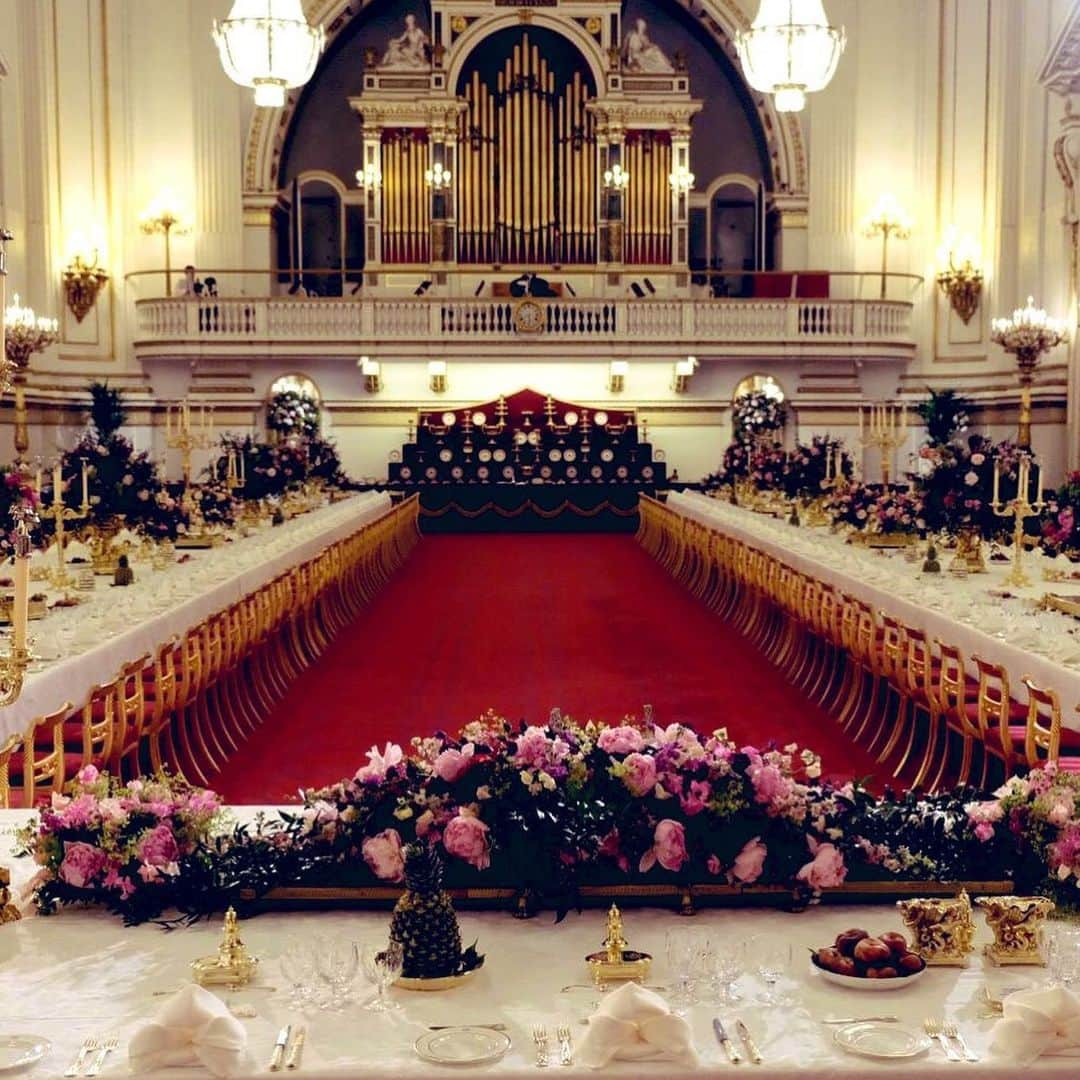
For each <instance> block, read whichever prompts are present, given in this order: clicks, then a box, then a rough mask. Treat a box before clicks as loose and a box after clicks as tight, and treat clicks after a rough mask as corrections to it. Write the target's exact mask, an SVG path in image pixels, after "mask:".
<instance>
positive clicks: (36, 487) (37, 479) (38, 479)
mask: <svg viewBox="0 0 1080 1080" xmlns="http://www.w3.org/2000/svg"><path fill="white" fill-rule="evenodd" d="M34 491H35V492H37V497H38V498H39V499H40V498H41V469H40V467H39V468H38V471H37V475H36V476H35V477H34Z"/></svg>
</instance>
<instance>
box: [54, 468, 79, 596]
mask: <svg viewBox="0 0 1080 1080" xmlns="http://www.w3.org/2000/svg"><path fill="white" fill-rule="evenodd" d="M63 483H64V479H63V475H62V473H61V471H60V465H59V463H57V464H56V465H55V466H54V467H53V501H52V506H50V507H49V509H48V510H46V511H45V516H46V517H49V518H52V519H53V523H54V525H55V530H56V531H55V538H56V569H55V570H54V571H53V572H52V573H51V574H50V575H49V580H50V581H51V582H52V583H53V585H55V586H56V588H58V589H64V590H65V591H66V590H67V589H70V588H71V587H72V586H73V585H74V584H75V579H74V578H73V577H72V576H71V575H70V574H69V573H68V572H67V564H66V563H65V562H64V532H65V529H64V523H65V522H68V521H85V520H86V519H87V518H88V517H89V516H90V498H89V489H88V476H87V470H86V461H85V460H84V461H83V463H82V492H83V497H82V505H81V506H80V507H79V508H78V509H72V508H71V507H68V506H65V505H64V492H63Z"/></svg>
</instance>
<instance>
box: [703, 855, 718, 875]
mask: <svg viewBox="0 0 1080 1080" xmlns="http://www.w3.org/2000/svg"><path fill="white" fill-rule="evenodd" d="M720 866H721V864H720V857H719V856H718V855H710V856H709V857H708V858H707V859H706V860H705V868H706V869H707V870H708V871H709V873H710V874H719V873H720Z"/></svg>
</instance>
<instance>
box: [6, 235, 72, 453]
mask: <svg viewBox="0 0 1080 1080" xmlns="http://www.w3.org/2000/svg"><path fill="white" fill-rule="evenodd" d="M0 246H2V244H0ZM4 277H5V275H4V274H3V273H0V281H3V279H4ZM2 299H3V297H2V296H0V301H2ZM59 327H60V324H59V323H58V322H57V321H56V319H47V318H42V317H39V316H37V315H35V314H34V309H33V308H30V307H20V306H19V294H18V293H16V294H15V301H14V303H13V304H12V305H11V306H10V307H8V308H7V309H5V312H4V326H3V331H4V357H5V369H4V376H3V377H2V378H0V389H7V387H8V386H9V385H11V386H13V387H14V390H15V463H16V465H18V466H20V472H21V471H24V469H23V467H24V466H25V465H26V452H27V451H28V450H29V449H30V428H29V422H28V419H27V415H26V396H25V389H24V387H25V384H26V371H27V368H29V366H30V357H31V356H33V354H34V353H37V352H43V351H44V350H45V349H47V348H48V347H49V346H50V345H51V344H52V343H53V342H54V341H56V340H57V339H58V338H59V336H60V331H59Z"/></svg>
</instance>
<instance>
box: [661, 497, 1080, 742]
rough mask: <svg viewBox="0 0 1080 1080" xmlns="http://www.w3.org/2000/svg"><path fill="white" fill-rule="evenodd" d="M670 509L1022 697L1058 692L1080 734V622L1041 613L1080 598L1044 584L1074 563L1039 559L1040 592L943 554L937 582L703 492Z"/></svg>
mask: <svg viewBox="0 0 1080 1080" xmlns="http://www.w3.org/2000/svg"><path fill="white" fill-rule="evenodd" d="M667 506H668V508H669V509H671V510H674V511H675V512H676V513H678V514H681V515H683V516H685V517H687V518H690V519H692V520H694V521H696V522H698V523H700V524H702V525H706V526H708V527H709V528H712V529H716V530H718V531H720V532H722V533H725V534H727V535H729V536H733V537H735V538H736V539H738V540H740V541H742V542H743V543H745V544H748V545H750V546H752V547H755V548H757V549H758V550H761V551H764V552H766V553H767V554H769V555H771V556H773V557H774V558H776V559H779V560H781V561H782V562H784V563H786V564H787V565H789V566H791V567H792V568H793V569H795V570H799V571H801V572H802V573H804V574H807V575H809V576H811V577H815V578H817V579H818V580H819V581H823V582H826V583H828V584H830V585H833V586H835V587H836V588H837V589H839V590H842V591H843V592H846V593H849V594H851V595H853V596H856V597H858V598H859V599H860V600H863V601H864V602H866V603H869V604H871V605H872V606H873V607H874V608H875V610H883V611H886V612H887V613H888V614H889V615H891V616H893V617H894V618H896V619H899V620H900V621H901V622H903V623H905V624H906V625H908V626H911V627H914V628H916V629H919V630H923V631H925V632H926V634H927V635H928V636H929V637H930V638H934V637H939V638H941V639H942V640H943V641H947V642H949V643H950V644H952V645H956V646H957V647H959V648H960V649H961V650H962V652H963V653H964V655H965V656H966V657H968V658H970V657H971V656H972V655H973V654H974V655H978V656H980V657H982V658H983V659H984V660H988V661H991V662H993V663H997V664H1001V665H1002V666H1003V667H1004V668H1005V669H1006V670H1007V671H1008V672H1009V673H1010V677H1011V680H1012V682H1013V685H1014V686H1015V687H1017V689H1018V690H1019V688H1020V679H1021V677H1022V676H1025V675H1027V676H1030V677H1031V679H1032V681H1033V682H1035V683H1036V684H1037V685H1038V686H1041V687H1044V688H1048V689H1051V690H1055V691H1056V692H1057V694H1058V697H1059V699H1060V701H1061V707H1062V723H1063V724H1064V725H1065V726H1066V727H1069V728H1072V729H1073V730H1080V715H1078V714H1077V712H1076V711H1074V710H1075V707H1076V706H1077V705H1078V704H1080V623H1078V622H1077V620H1075V619H1074V618H1072V617H1071V616H1069V615H1065V614H1063V613H1061V612H1057V611H1042V610H1038V609H1037V607H1036V605H1037V603H1038V601H1039V600H1040V599H1041V598H1042V596H1043V595H1044V594H1045V593H1047V592H1053V593H1057V594H1060V595H1069V596H1076V597H1080V581H1055V582H1049V581H1046V580H1044V577H1043V574H1044V571H1045V570H1051V571H1054V570H1060V569H1066V570H1071V569H1072V564H1071V563H1069V562H1068V561H1067V560H1063V559H1049V558H1047V557H1046V556H1044V555H1042V554H1041V553H1039V552H1029V553H1028V554H1027V555H1026V556H1025V561H1024V565H1025V569H1026V572H1027V574H1028V576H1029V577H1030V578H1031V581H1032V584H1031V585H1030V586H1027V587H1026V588H1017V587H1016V586H1014V585H1009V584H1007V583H1006V580H1005V579H1006V578H1007V577H1008V574H1009V570H1010V566H1011V563H1010V562H990V561H988V562H987V573H985V574H973V575H969V576H967V577H965V578H957V577H954V576H953V575H951V574H949V573H948V572H944V568H945V567H946V566H947V561H948V553H947V552H943V553H941V556H940V558H941V561H942V566H943V572H942V573H940V574H936V575H927V574H923V573H921V570H920V567H921V559H920V561H919V563H917V564H914V565H912V564H910V563H907V562H905V560H904V558H903V555H902V554H901V553H900V551H899V550H898V549H895V548H885V549H873V548H866V547H862V546H859V545H854V544H847V543H845V541H844V539H843V537H841V536H839V535H834V534H833V533H831V532H830V530H829V529H827V528H807V527H801V528H794V527H792V526H791V525H789V524H787V523H786V522H785V521H783V520H779V519H777V518H774V517H771V516H768V515H765V514H758V513H754V512H753V511H750V510H745V509H742V508H740V507H737V506H732V505H731V504H730V503H727V502H722V501H720V500H718V499H711V498H708V497H706V496H704V495H701V494H698V493H696V492H672V493H670V494H669V495H668V498H667ZM1009 554H1010V556H1011V552H1009ZM993 593H998V594H999V595H997V596H995V595H993ZM1000 594H1009V595H1008V596H1002V595H1000Z"/></svg>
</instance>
